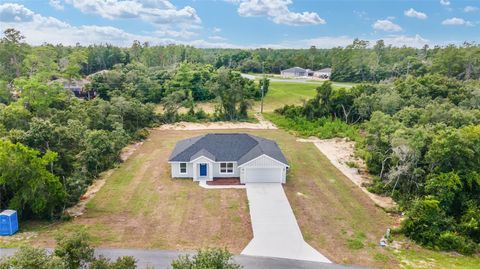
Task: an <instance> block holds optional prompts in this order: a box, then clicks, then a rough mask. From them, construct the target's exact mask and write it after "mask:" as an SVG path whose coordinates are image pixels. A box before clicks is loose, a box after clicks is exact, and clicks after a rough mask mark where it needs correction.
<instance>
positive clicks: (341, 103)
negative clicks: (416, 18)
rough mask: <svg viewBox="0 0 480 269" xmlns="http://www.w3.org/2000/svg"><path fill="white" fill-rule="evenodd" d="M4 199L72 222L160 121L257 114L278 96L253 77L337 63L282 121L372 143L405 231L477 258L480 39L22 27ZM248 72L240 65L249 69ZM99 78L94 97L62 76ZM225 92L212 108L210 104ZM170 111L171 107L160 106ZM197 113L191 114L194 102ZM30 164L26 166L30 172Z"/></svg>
mask: <svg viewBox="0 0 480 269" xmlns="http://www.w3.org/2000/svg"><path fill="white" fill-rule="evenodd" d="M0 63H1V64H0V186H1V187H0V203H1V207H2V208H5V207H9V208H13V209H16V210H18V211H19V214H20V216H21V218H22V219H27V218H49V219H51V218H58V217H60V216H61V214H62V212H63V209H65V208H66V207H68V206H71V205H73V204H75V203H76V202H77V201H78V199H79V197H80V195H81V194H82V193H83V192H84V191H85V189H86V187H88V186H89V185H90V184H91V183H92V181H93V180H95V178H96V177H98V175H99V174H100V173H101V172H102V171H105V170H106V169H109V168H111V167H112V166H113V165H114V164H115V163H116V162H117V161H118V158H119V153H120V150H121V149H122V148H123V147H124V146H125V145H127V144H128V143H130V142H131V141H134V140H138V139H142V138H145V137H146V135H148V131H147V129H146V128H147V127H151V126H154V125H155V124H162V123H166V122H175V121H179V120H189V121H197V120H207V119H208V120H247V118H248V109H249V108H250V106H251V105H252V102H253V101H254V100H258V99H259V98H260V96H261V91H260V89H261V86H262V85H263V86H264V87H263V88H264V90H265V93H266V92H267V91H268V80H267V79H263V80H261V81H260V82H259V83H260V85H259V84H258V83H257V82H254V81H251V80H248V79H245V78H243V77H242V76H241V75H240V72H254V73H260V72H265V73H279V71H280V70H282V69H285V68H289V67H292V66H301V67H305V68H311V69H319V68H323V67H332V68H333V74H332V79H333V80H336V81H352V82H368V83H367V84H361V85H358V86H354V87H352V88H349V89H345V88H341V89H333V87H332V84H330V83H329V82H326V83H324V84H323V85H322V86H320V87H319V88H317V95H316V97H315V98H313V99H311V100H307V101H305V103H304V105H302V106H286V107H284V108H281V109H279V110H277V111H276V114H275V115H271V116H269V117H270V118H271V119H273V120H274V121H275V122H276V123H278V124H279V125H280V126H283V127H286V128H289V129H293V130H296V131H298V132H299V133H301V134H308V135H318V136H320V137H333V136H348V137H351V138H352V139H355V140H357V141H358V143H357V144H358V152H359V155H360V156H361V157H362V158H364V159H365V161H366V163H367V166H368V169H369V172H370V173H371V174H372V175H373V176H374V182H373V183H372V184H371V186H369V188H370V190H371V191H373V192H378V193H383V194H386V195H390V196H392V197H394V198H395V199H396V200H397V201H398V203H399V205H400V207H401V208H400V209H401V210H402V211H404V212H407V213H406V219H405V221H404V222H403V223H402V226H401V231H402V232H403V233H404V234H406V235H407V236H409V237H410V238H412V239H413V240H415V241H417V242H419V243H421V244H424V245H426V246H428V247H431V248H435V249H444V250H457V251H459V252H462V253H473V252H475V251H477V250H478V246H479V243H480V172H479V167H480V82H479V81H478V79H479V78H480V47H479V46H478V45H473V44H464V45H463V46H460V47H458V46H454V45H450V46H446V47H435V48H429V47H424V48H422V49H415V48H407V47H403V48H396V47H391V46H386V45H385V44H384V43H383V41H381V40H380V41H378V42H377V43H376V44H369V43H368V42H365V41H362V40H355V41H354V42H353V44H352V45H349V46H347V47H344V48H340V47H339V48H333V49H317V48H314V47H312V48H310V49H303V50H302V49H300V50H293V49H284V50H273V49H252V50H240V49H197V48H194V47H190V46H183V45H170V46H151V45H150V44H141V43H139V42H134V44H132V46H131V47H129V48H120V47H115V46H111V45H92V46H88V47H83V46H75V47H66V46H62V45H51V44H44V45H42V46H30V45H28V44H26V43H25V42H24V37H23V36H22V35H21V33H19V32H18V31H16V30H14V29H8V30H6V31H5V32H4V36H3V38H2V39H1V40H0ZM239 71H240V72H239ZM87 76H88V78H89V81H90V82H89V84H87V86H86V87H87V90H93V91H95V92H96V93H97V94H98V96H97V98H94V99H91V100H89V99H80V98H75V96H74V95H73V94H72V92H70V91H69V90H67V89H65V87H64V85H62V84H61V83H59V82H58V81H59V79H60V78H61V79H64V80H67V81H69V82H72V81H74V80H76V79H80V78H85V77H87ZM202 101H214V102H216V104H217V106H216V111H215V113H213V115H207V114H206V113H205V112H203V111H202V110H201V109H197V108H196V106H195V104H196V102H202ZM158 104H159V105H160V106H161V108H162V109H161V113H156V112H155V108H156V107H158ZM182 108H183V109H184V111H187V112H186V113H180V111H181V109H182ZM19 167H21V168H22V169H18V168H19Z"/></svg>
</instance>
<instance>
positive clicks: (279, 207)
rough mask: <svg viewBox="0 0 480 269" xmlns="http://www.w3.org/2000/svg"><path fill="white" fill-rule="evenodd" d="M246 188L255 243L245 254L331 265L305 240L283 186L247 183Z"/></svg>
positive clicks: (243, 252)
mask: <svg viewBox="0 0 480 269" xmlns="http://www.w3.org/2000/svg"><path fill="white" fill-rule="evenodd" d="M246 188H247V196H248V206H249V208H250V217H251V219H252V229H253V239H252V241H250V243H249V244H248V245H247V247H245V249H244V250H243V251H242V254H244V255H252V256H264V257H278V258H287V259H296V260H305V261H317V262H327V263H330V260H329V259H327V258H326V257H325V256H323V255H322V254H320V253H319V252H318V251H316V250H315V249H314V248H313V247H311V246H310V245H309V244H308V243H307V242H305V240H304V239H303V236H302V232H301V231H300V227H299V226H298V223H297V220H296V218H295V215H294V214H293V210H292V208H291V207H290V203H289V202H288V199H287V196H286V195H285V192H284V191H283V187H282V185H281V184H280V183H247V184H246Z"/></svg>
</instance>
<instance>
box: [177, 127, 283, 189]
mask: <svg viewBox="0 0 480 269" xmlns="http://www.w3.org/2000/svg"><path fill="white" fill-rule="evenodd" d="M169 163H170V165H171V169H172V177H173V178H192V179H193V180H194V181H202V180H204V181H213V180H215V179H221V178H238V179H240V183H242V184H244V183H250V182H279V183H285V182H286V176H287V170H288V168H289V165H288V162H287V160H286V158H285V156H284V155H283V153H282V151H281V150H280V148H279V147H278V145H277V143H276V142H275V141H273V140H269V139H265V138H261V137H258V136H254V135H250V134H243V133H212V134H206V135H202V136H197V137H192V138H189V139H185V140H180V141H178V143H177V144H176V146H175V148H174V150H173V152H172V153H171V155H170V158H169Z"/></svg>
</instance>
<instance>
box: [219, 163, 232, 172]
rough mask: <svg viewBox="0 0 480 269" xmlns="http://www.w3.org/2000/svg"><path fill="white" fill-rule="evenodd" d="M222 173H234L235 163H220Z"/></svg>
mask: <svg viewBox="0 0 480 269" xmlns="http://www.w3.org/2000/svg"><path fill="white" fill-rule="evenodd" d="M220 173H222V174H229V173H230V174H231V173H233V163H220Z"/></svg>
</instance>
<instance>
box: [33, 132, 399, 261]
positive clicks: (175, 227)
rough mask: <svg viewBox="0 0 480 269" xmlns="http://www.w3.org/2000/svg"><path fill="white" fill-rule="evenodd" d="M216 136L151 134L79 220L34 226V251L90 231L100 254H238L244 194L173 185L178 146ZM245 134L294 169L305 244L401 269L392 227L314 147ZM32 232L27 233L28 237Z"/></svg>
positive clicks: (291, 189) (243, 236) (245, 216)
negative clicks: (387, 238)
mask: <svg viewBox="0 0 480 269" xmlns="http://www.w3.org/2000/svg"><path fill="white" fill-rule="evenodd" d="M207 132H213V131H212V130H210V131H207V130H195V131H186V130H182V131H174V130H152V133H151V135H150V138H149V139H148V140H147V141H145V143H144V144H143V145H142V146H141V147H140V148H139V149H138V150H137V151H136V152H135V153H133V155H132V156H131V157H130V158H129V159H128V160H127V161H126V162H125V163H123V164H121V165H120V166H119V167H118V168H117V169H115V170H114V171H113V173H112V174H111V175H110V176H108V178H107V182H106V184H105V185H104V187H103V188H102V189H101V190H100V191H99V192H98V193H97V195H96V196H95V197H94V198H93V199H92V200H91V201H90V202H89V203H88V204H87V211H86V213H85V214H84V215H82V216H81V217H79V218H77V219H75V220H73V221H70V222H66V223H62V224H53V225H49V226H41V225H40V226H39V225H31V226H30V230H34V231H37V232H38V236H37V237H36V238H35V239H34V240H33V241H32V242H34V243H35V244H36V245H52V244H53V239H52V238H54V236H55V235H58V234H60V235H61V234H63V233H66V232H70V231H73V230H78V229H84V230H87V231H88V232H89V233H90V234H91V235H92V237H93V243H94V244H95V245H97V246H102V247H122V248H128V247H130V248H159V249H178V250H194V249H197V248H201V247H206V246H220V247H221V246H226V247H227V248H228V249H229V250H230V251H232V252H234V253H240V252H241V250H242V249H243V248H244V247H245V246H246V245H247V244H248V242H249V241H250V239H251V238H252V231H251V224H250V216H249V213H248V204H247V198H246V193H245V190H235V189H228V190H206V189H202V188H201V187H199V186H198V185H197V184H196V183H193V182H192V181H191V180H172V179H171V178H170V169H169V165H168V163H167V158H168V156H169V154H170V152H171V150H172V149H173V146H174V145H175V143H176V141H178V140H179V139H183V138H186V137H192V136H196V135H200V134H204V133H207ZM215 132H248V133H252V134H254V135H258V136H262V137H266V138H270V139H274V140H276V141H277V142H278V144H279V145H280V147H281V148H282V150H283V151H284V153H285V155H286V157H287V159H288V161H289V162H290V165H291V170H290V172H289V175H288V180H287V184H286V185H285V186H284V188H285V191H286V194H287V196H288V199H289V201H290V203H291V205H292V208H293V210H294V213H295V216H296V217H297V220H298V223H299V225H300V228H301V229H302V232H303V235H304V237H305V239H306V241H307V242H308V243H309V244H311V245H312V246H313V247H314V248H315V249H317V250H319V251H320V252H321V253H322V254H324V255H326V256H327V257H328V258H329V259H331V260H332V261H334V262H336V263H346V264H355V265H363V266H369V267H385V268H395V267H398V264H399V263H398V261H397V259H396V258H395V256H394V255H393V254H391V253H390V252H387V251H384V250H383V249H381V248H380V247H378V246H377V245H378V241H379V240H380V238H381V236H382V234H383V233H384V232H385V230H386V229H387V228H388V227H390V226H391V225H392V222H393V220H392V219H391V218H390V217H388V215H387V214H386V213H384V212H383V211H382V210H381V209H379V208H377V207H376V206H375V205H374V204H373V202H372V201H371V200H370V199H369V198H368V197H367V196H366V195H365V194H364V193H363V192H362V191H361V190H360V189H358V187H356V186H355V185H354V184H353V183H352V182H351V181H350V180H348V179H347V178H346V177H345V176H344V175H343V174H342V173H341V172H339V171H338V170H337V169H336V168H335V167H334V166H333V165H332V164H331V163H330V162H329V161H328V159H327V158H326V157H325V156H324V155H322V154H321V153H320V152H319V150H318V149H317V148H316V147H315V146H314V145H313V144H312V143H301V142H297V141H296V137H294V136H292V135H290V134H288V133H286V132H285V131H283V130H245V129H243V130H217V131H215ZM27 230H29V229H27Z"/></svg>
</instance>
